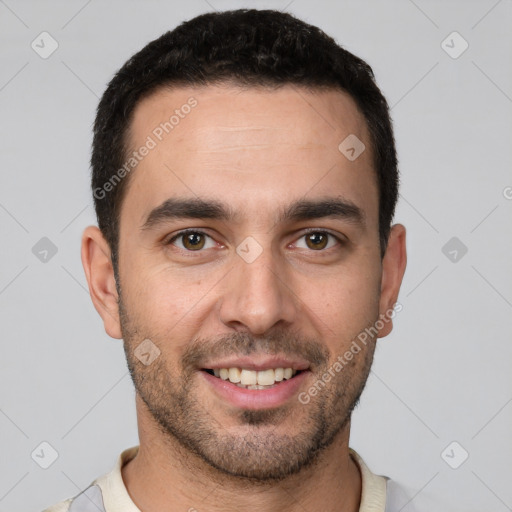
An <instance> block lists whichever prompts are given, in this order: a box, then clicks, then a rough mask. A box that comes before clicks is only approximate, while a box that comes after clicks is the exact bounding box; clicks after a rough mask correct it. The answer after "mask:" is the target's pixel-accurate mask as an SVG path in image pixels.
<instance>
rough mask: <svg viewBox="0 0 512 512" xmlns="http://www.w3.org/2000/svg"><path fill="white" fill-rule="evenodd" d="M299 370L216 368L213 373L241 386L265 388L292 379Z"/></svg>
mask: <svg viewBox="0 0 512 512" xmlns="http://www.w3.org/2000/svg"><path fill="white" fill-rule="evenodd" d="M296 373H297V370H293V369H292V368H275V369H274V368H269V369H267V370H259V371H255V370H246V369H243V368H236V367H233V368H215V369H214V370H213V374H214V375H215V376H216V377H220V378H221V379H223V380H229V381H230V382H232V383H233V384H237V385H238V386H239V387H246V388H247V389H264V388H266V387H268V386H273V385H275V384H276V383H279V382H282V381H283V380H287V379H291V378H292V377H293V376H294V375H295V374H296Z"/></svg>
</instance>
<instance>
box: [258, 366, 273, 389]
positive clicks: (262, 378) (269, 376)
mask: <svg viewBox="0 0 512 512" xmlns="http://www.w3.org/2000/svg"><path fill="white" fill-rule="evenodd" d="M274 383H275V379H274V370H272V369H270V370H261V371H259V372H258V384H259V385H260V386H272V384H274Z"/></svg>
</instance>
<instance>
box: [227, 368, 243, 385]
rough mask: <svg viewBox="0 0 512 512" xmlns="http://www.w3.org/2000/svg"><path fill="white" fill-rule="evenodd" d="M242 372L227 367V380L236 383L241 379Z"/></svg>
mask: <svg viewBox="0 0 512 512" xmlns="http://www.w3.org/2000/svg"><path fill="white" fill-rule="evenodd" d="M241 374H242V372H241V371H240V370H239V369H238V368H230V369H229V380H230V382H233V383H235V384H236V383H237V382H240V380H241Z"/></svg>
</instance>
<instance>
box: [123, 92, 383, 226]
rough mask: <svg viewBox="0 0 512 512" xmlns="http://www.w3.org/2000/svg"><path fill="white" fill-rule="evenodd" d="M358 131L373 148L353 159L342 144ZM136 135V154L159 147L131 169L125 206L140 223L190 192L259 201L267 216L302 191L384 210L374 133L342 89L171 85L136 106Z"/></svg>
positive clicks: (246, 203) (234, 201) (237, 204)
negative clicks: (379, 205) (379, 197)
mask: <svg viewBox="0 0 512 512" xmlns="http://www.w3.org/2000/svg"><path fill="white" fill-rule="evenodd" d="M349 136H350V137H353V136H356V137H357V139H359V140H360V141H362V142H363V143H364V144H365V146H366V149H365V151H364V152H363V153H362V154H361V155H360V156H359V157H358V158H357V159H356V160H354V161H350V160H349V159H348V158H347V157H346V156H345V155H344V154H343V153H342V152H341V151H340V149H339V145H340V143H342V142H343V141H344V140H345V139H346V138H347V137H349ZM349 140H352V139H349ZM129 142H130V144H129V147H130V151H138V150H139V149H140V148H141V147H143V146H151V149H150V150H149V151H145V153H146V156H144V157H143V158H141V159H140V161H139V162H138V163H137V166H136V169H135V170H134V171H133V173H132V174H131V175H130V180H129V187H128V190H127V193H126V194H125V200H124V202H123V206H122V211H124V210H130V211H131V210H134V209H135V210H138V212H137V214H138V215H139V218H138V219H134V220H135V221H136V222H138V223H140V221H141V220H142V219H143V217H144V215H145V214H147V212H148V211H149V210H150V209H152V208H154V207H155V206H156V205H158V204H159V203H161V202H163V201H165V200H167V199H168V198H169V197H179V196H184V195H186V196H188V197H209V198H215V199H218V200H220V201H225V202H229V204H230V205H231V207H232V209H240V211H242V210H247V211H248V212H249V210H250V208H251V207H254V208H257V209H258V210H259V214H260V216H261V215H263V213H264V212H269V214H270V212H271V210H272V209H273V208H274V207H275V208H277V206H279V207H280V206H281V205H282V204H283V203H288V202H290V201H291V200H293V199H296V198H297V197H301V196H309V197H312V196H314V195H321V196H324V197H325V196H326V195H331V196H336V195H339V194H342V195H343V196H344V197H347V196H348V198H349V199H350V200H352V201H353V202H355V203H359V204H360V205H361V207H362V208H363V209H364V210H369V211H368V212H367V213H369V215H370V216H371V215H372V214H373V213H375V214H376V208H377V205H376V204H372V202H373V203H376V201H377V189H376V176H375V172H374V170H373V164H372V155H371V147H370V140H369V135H368V130H367V127H366V123H365V120H364V117H363V116H362V115H361V113H360V112H359V110H358V109H357V107H356V105H355V102H354V101H353V100H352V98H351V97H350V96H349V95H348V94H346V93H344V92H342V91H335V90H316V91H308V90H306V89H303V88H298V87H295V86H284V87H282V88H279V89H274V90H271V89H268V88H267V89H264V88H248V89H242V88H240V87H236V86H228V85H225V86H206V87H194V88H193V87H179V88H172V89H170V88H163V89H160V90H158V91H157V92H155V93H153V94H151V95H150V96H148V97H147V98H145V99H143V100H142V101H141V102H140V103H139V104H138V105H137V107H136V109H135V111H134V115H133V118H132V123H131V126H130V139H129ZM372 210H373V211H372ZM122 216H123V214H122Z"/></svg>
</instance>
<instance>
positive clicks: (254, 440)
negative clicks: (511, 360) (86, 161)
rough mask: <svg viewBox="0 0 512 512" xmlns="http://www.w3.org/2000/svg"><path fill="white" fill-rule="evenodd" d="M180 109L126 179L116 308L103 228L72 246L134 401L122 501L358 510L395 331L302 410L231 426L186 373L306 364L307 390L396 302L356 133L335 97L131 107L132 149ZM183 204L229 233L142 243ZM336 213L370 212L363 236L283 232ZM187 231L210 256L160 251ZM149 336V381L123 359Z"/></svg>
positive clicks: (150, 510)
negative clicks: (314, 211) (275, 360)
mask: <svg viewBox="0 0 512 512" xmlns="http://www.w3.org/2000/svg"><path fill="white" fill-rule="evenodd" d="M191 96H193V97H194V98H196V100H197V101H198V105H197V106H196V107H195V108H194V109H193V110H192V111H191V113H190V114H189V115H187V116H185V117H184V119H181V120H180V123H179V125H178V126H176V127H175V128H174V129H173V131H172V132H170V133H169V134H167V135H166V136H165V137H164V139H163V140H162V142H160V143H159V144H158V145H157V147H156V148H154V149H153V150H151V152H150V153H149V154H148V156H146V157H145V158H144V159H143V160H142V161H141V162H140V163H139V165H138V167H137V168H136V170H135V171H134V172H133V174H132V175H131V176H130V181H129V186H128V189H127V191H126V195H125V198H124V202H123V204H122V208H121V219H120V245H119V278H120V283H119V284H120V290H121V297H119V296H118V289H116V283H115V278H114V272H113V269H112V264H111V257H110V254H111V253H110V248H109V246H108V244H107V243H106V241H105V239H104V238H103V236H102V235H101V232H100V231H99V229H98V228H97V227H94V226H90V227H88V228H87V229H86V230H85V232H84V234H83V239H82V261H83V265H84V269H85V272H86V276H87V280H88V283H89V289H90V292H91V298H92V300H93V302H94V305H95V307H96V309H97V311H98V313H99V314H100V315H101V317H102V319H103V321H104V325H105V330H106V332H107V333H108V334H109V335H110V336H111V337H113V338H119V339H120V338H124V344H125V345H124V346H125V352H126V356H127V360H128V366H129V368H130V371H131V373H132V378H133V380H134V384H135V388H136V391H137V395H136V406H137V418H138V428H139V437H140V449H139V453H138V455H137V457H135V459H133V460H132V461H131V462H129V463H128V464H127V465H125V466H124V468H123V471H122V475H123V479H124V482H125V484H126V487H127V489H128V492H129V494H130V496H131V497H132V499H133V501H134V502H135V504H136V505H137V506H138V507H139V508H140V509H141V510H143V511H144V512H157V511H160V510H184V511H185V510H189V509H190V508H195V509H196V510H198V511H203V510H208V511H212V512H213V511H221V510H222V511H235V510H246V511H258V512H259V511H260V510H268V511H279V512H282V511H286V512H292V511H303V510H324V511H327V512H329V511H333V512H334V511H338V512H339V511H340V510H342V511H345V512H354V511H357V510H358V509H359V504H360V496H361V476H360V474H359V471H358V468H357V466H356V465H355V463H354V462H353V460H352V459H351V457H350V456H349V451H348V442H349V433H350V413H351V411H352V409H353V408H354V406H355V405H356V403H357V401H358V399H359V396H360V394H361V392H362V390H363V388H364V385H365V383H366V380H367V376H368V373H369V371H370V366H371V363H372V359H373V354H374V350H375V345H376V341H377V338H381V337H384V336H387V335H388V334H389V333H390V332H391V329H392V321H388V322H385V323H384V326H383V328H382V329H380V331H379V333H378V336H377V337H375V338H374V339H371V340H370V342H369V343H368V344H367V345H366V346H362V349H363V350H361V352H360V353H358V354H357V355H356V356H354V358H353V359H352V360H351V361H350V363H349V364H347V366H346V367H344V368H343V370H342V371H341V372H339V373H338V374H337V375H336V377H335V378H333V379H332V380H331V381H330V382H329V383H328V385H327V386H326V387H325V388H324V389H322V390H321V391H320V392H318V394H317V395H315V396H314V397H311V401H310V403H309V404H308V405H304V404H302V403H300V402H299V400H297V397H293V398H292V399H290V400H288V401H287V402H286V403H285V404H284V405H283V406H280V407H277V408H273V409H267V410H263V411H261V410H259V411H254V410H252V411H251V410H242V409H240V408H237V407H234V406H232V405H230V404H228V403H226V402H225V401H223V400H221V399H220V398H219V397H218V396H217V395H216V394H215V393H214V391H213V390H212V387H211V385H209V384H208V383H207V382H205V379H204V378H202V377H203V376H202V375H201V372H200V369H199V368H197V367H195V366H194V364H195V363H197V364H199V365H200V363H204V361H205V360H206V359H205V358H207V357H208V358H210V359H211V358H213V359H215V358H216V356H220V355H221V354H224V353H229V354H232V353H235V354H240V355H241V354H244V353H250V354H252V355H253V356H254V357H255V358H256V357H259V356H261V355H262V354H264V353H267V354H283V355H287V356H294V355H300V356H302V357H305V358H306V359H307V360H308V361H309V362H310V363H311V368H310V370H311V372H310V373H309V374H308V375H307V378H306V381H305V382H304V383H303V386H301V390H300V391H307V389H308V388H309V387H310V386H311V385H312V384H313V383H314V382H315V381H317V380H318V379H319V378H320V377H321V376H322V375H323V374H324V373H325V371H326V370H327V369H328V368H330V367H331V366H332V364H333V362H334V361H335V360H336V358H337V357H338V356H339V355H341V354H343V353H344V352H345V351H346V350H347V349H348V348H349V347H350V344H351V341H352V340H354V339H355V338H356V337H357V335H358V334H359V333H361V332H362V331H363V330H364V329H365V328H366V327H368V326H372V325H374V323H375V322H376V320H378V319H379V315H383V314H385V313H386V311H389V310H390V309H391V308H392V307H393V305H394V304H395V303H396V301H397V298H398V292H399V289H400V285H401V282H402V278H403V275H404V272H405V267H406V246H405V228H404V226H402V225H400V224H395V225H394V226H393V227H392V230H391V234H390V237H389V242H388V246H387V250H386V253H385V256H384V259H383V260H381V257H380V246H379V237H378V234H379V229H378V228H379V226H378V190H377V183H376V176H375V171H374V170H373V164H372V154H371V144H370V140H369V135H368V130H367V127H366V124H365V122H364V118H363V117H362V115H361V114H360V113H359V111H358V110H357V108H356V106H355V103H354V102H353V100H352V99H351V98H350V97H349V96H348V95H346V94H345V93H343V92H340V91H315V92H311V91H306V90H304V89H298V88H296V87H290V86H286V87H283V88H281V89H279V90H274V91H270V90H262V89H246V90H242V89H240V88H237V87H236V86H234V85H226V86H222V87H221V86H215V87H214V86H209V87H201V88H191V87H187V88H176V89H173V90H169V89H166V90H160V91H158V92H156V93H154V94H152V95H151V96H149V97H148V98H146V99H144V100H143V101H142V102H140V103H139V104H138V106H137V107H136V110H135V115H134V118H133V121H132V132H131V143H132V146H133V148H134V149H135V148H138V147H140V146H141V145H142V144H143V143H144V141H145V140H146V138H147V136H148V135H149V134H151V132H152V131H153V130H154V128H155V127H156V126H158V124H159V123H161V122H162V121H164V120H165V119H168V118H169V115H170V114H172V112H173V111H174V109H176V108H180V106H181V105H183V104H184V103H186V102H187V100H188V99H189V98H190V97H191ZM349 134H355V135H356V136H357V137H358V138H359V139H360V140H362V141H363V142H364V144H365V145H366V150H365V151H364V152H363V153H362V154H361V155H360V156H359V157H358V158H357V159H356V160H355V161H353V162H351V161H349V160H348V159H347V158H345V156H344V155H342V154H341V153H340V151H339V150H338V145H339V144H340V142H341V141H342V140H344V139H345V138H346V137H347V136H348V135H349ZM179 197H186V198H191V197H192V198H193V197H201V198H204V199H216V200H218V201H221V202H223V203H226V204H227V205H229V206H230V207H231V208H232V209H233V210H235V211H236V212H237V214H238V215H239V218H238V219H237V221H219V220H211V219H174V220H168V221H166V222H164V223H162V224H159V225H157V226H155V227H154V228H153V229H149V230H142V229H141V226H142V225H143V223H144V221H145V220H146V217H147V216H148V214H149V212H150V211H151V210H152V209H153V208H155V207H156V206H158V205H160V204H161V203H162V202H163V201H165V200H166V199H169V198H179ZM340 197H343V198H344V199H346V200H349V201H351V202H353V203H354V204H356V205H357V206H358V207H359V208H360V209H361V210H362V211H363V212H364V216H365V222H366V224H365V226H364V227H361V226H359V225H357V224H355V223H351V222H349V221H347V220H344V219H334V218H327V217H326V218H322V219H314V220H305V221H299V222H295V221H294V222H290V221H287V222H284V223H282V222H278V220H277V213H278V211H279V210H280V209H281V208H283V207H284V206H286V205H288V204H289V203H291V202H292V201H294V200H297V199H303V198H307V199H311V200H313V199H319V198H340ZM185 228H197V229H200V230H202V231H204V232H205V233H207V235H208V237H211V238H208V237H206V238H205V239H204V240H205V241H207V243H206V245H205V248H203V249H201V250H200V251H199V252H198V251H193V250H192V251H191V250H190V249H189V251H188V252H187V249H186V248H185V246H184V245H183V243H184V239H183V238H178V239H176V240H175V241H174V245H173V244H169V239H170V238H172V236H174V235H175V234H176V233H177V232H179V231H180V230H182V229H185ZM306 228H314V229H315V230H316V231H317V232H325V230H327V231H329V232H331V233H332V234H333V235H335V236H338V237H339V238H340V240H341V241H342V243H340V242H339V241H337V240H336V239H335V238H329V243H328V245H327V247H326V248H322V249H318V248H316V247H315V246H313V248H311V247H310V246H309V245H308V244H307V243H306V239H307V238H306V237H305V236H304V235H305V232H304V230H305V229H306ZM248 236H251V237H253V238H254V239H255V240H257V242H258V243H259V244H260V246H261V248H262V252H261V254H260V255H259V256H258V258H256V259H255V260H254V261H253V262H252V263H247V262H246V261H244V259H242V258H241V257H240V256H239V255H238V254H237V252H236V248H237V246H238V245H239V244H240V243H241V242H242V241H243V240H244V239H245V238H246V237H248ZM200 239H201V238H200ZM201 240H202V239H201ZM187 247H190V246H187ZM146 338H149V339H151V341H152V343H154V345H155V346H157V347H158V349H159V350H160V355H159V356H158V357H157V358H156V359H155V361H154V362H153V363H151V365H149V366H145V365H144V364H142V363H141V362H140V361H139V360H138V359H137V358H136V357H135V355H134V351H135V349H136V348H137V346H138V345H139V344H140V343H141V342H142V341H143V340H144V339H146Z"/></svg>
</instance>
